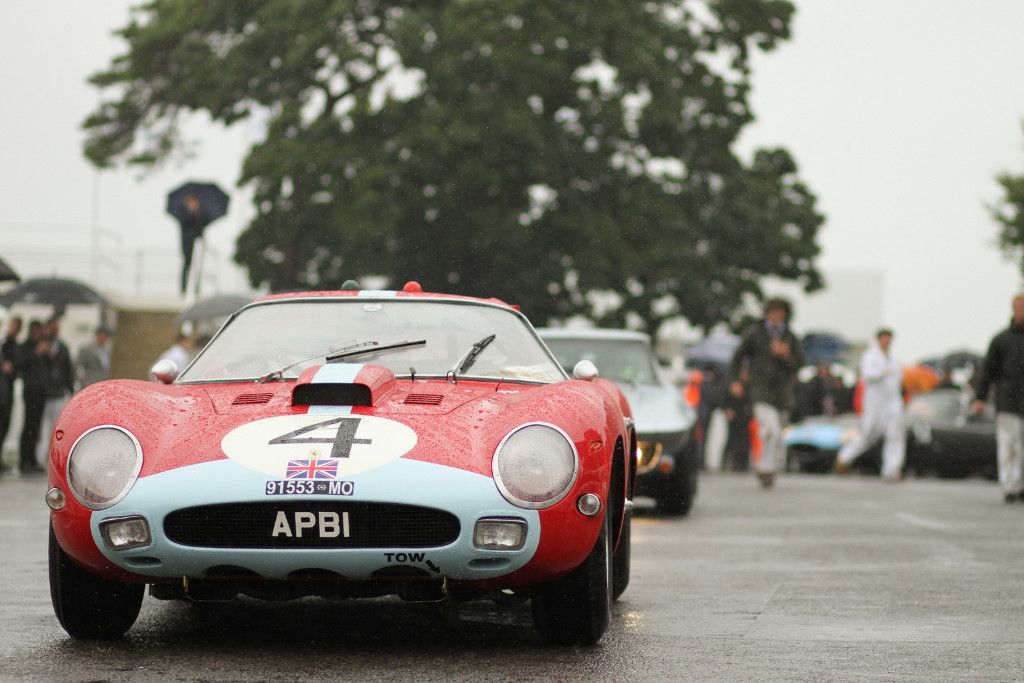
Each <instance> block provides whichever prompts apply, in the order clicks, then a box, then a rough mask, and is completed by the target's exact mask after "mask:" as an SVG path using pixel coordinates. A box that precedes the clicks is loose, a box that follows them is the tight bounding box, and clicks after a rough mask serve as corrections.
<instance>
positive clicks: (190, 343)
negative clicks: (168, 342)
mask: <svg viewBox="0 0 1024 683" xmlns="http://www.w3.org/2000/svg"><path fill="white" fill-rule="evenodd" d="M195 346H196V338H195V337H193V336H192V335H191V334H189V333H188V332H179V333H178V338H177V340H176V341H175V342H174V344H173V345H172V346H171V347H170V348H169V349H167V350H166V351H164V352H163V353H162V354H160V357H159V358H157V362H158V363H159V362H160V361H162V360H169V361H173V362H174V364H175V365H177V366H178V372H181V371H182V370H184V369H185V366H186V365H188V364H189V363H191V362H192V351H193V349H195Z"/></svg>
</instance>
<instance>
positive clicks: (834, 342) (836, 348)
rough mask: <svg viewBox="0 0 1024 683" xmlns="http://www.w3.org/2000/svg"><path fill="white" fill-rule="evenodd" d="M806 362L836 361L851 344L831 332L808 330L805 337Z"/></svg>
mask: <svg viewBox="0 0 1024 683" xmlns="http://www.w3.org/2000/svg"><path fill="white" fill-rule="evenodd" d="M802 346H803V350H804V362H805V363H807V364H808V365H817V364H818V363H835V362H837V361H839V360H840V357H841V355H842V353H843V351H846V350H847V349H848V348H850V344H849V343H848V342H847V341H846V340H845V339H843V338H842V337H840V336H839V335H837V334H833V333H831V332H808V333H807V334H806V335H804V339H803V344H802Z"/></svg>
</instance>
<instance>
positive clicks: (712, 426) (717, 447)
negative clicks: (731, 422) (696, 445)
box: [697, 365, 728, 472]
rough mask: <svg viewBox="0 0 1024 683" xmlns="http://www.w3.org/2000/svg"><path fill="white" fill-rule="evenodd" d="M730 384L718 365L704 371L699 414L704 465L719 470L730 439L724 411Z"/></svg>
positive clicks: (715, 470) (698, 406) (714, 470)
mask: <svg viewBox="0 0 1024 683" xmlns="http://www.w3.org/2000/svg"><path fill="white" fill-rule="evenodd" d="M727 390H728V385H727V383H726V381H725V377H724V376H723V374H722V372H721V371H720V370H719V369H718V367H717V366H715V365H711V366H710V367H708V369H707V370H705V371H704V380H703V382H702V383H701V392H700V401H699V402H698V403H697V416H698V419H699V420H700V427H701V434H703V435H704V467H705V468H707V469H708V470H709V471H712V472H717V471H718V470H720V469H722V458H723V455H724V452H725V444H726V440H727V439H728V424H727V422H726V419H725V413H724V412H723V411H722V407H723V404H724V403H725V396H726V393H727Z"/></svg>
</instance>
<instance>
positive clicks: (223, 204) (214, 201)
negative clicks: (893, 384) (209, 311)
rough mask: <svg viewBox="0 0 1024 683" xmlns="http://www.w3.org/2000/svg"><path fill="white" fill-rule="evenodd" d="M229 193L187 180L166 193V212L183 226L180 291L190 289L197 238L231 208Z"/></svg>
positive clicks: (211, 184) (211, 185) (208, 184)
mask: <svg viewBox="0 0 1024 683" xmlns="http://www.w3.org/2000/svg"><path fill="white" fill-rule="evenodd" d="M228 200H229V198H228V195H227V194H226V193H225V192H224V191H223V190H222V189H220V188H219V187H217V186H216V185H215V184H213V183H197V182H188V183H185V184H184V185H182V186H181V187H179V188H177V189H175V190H174V191H172V192H171V193H170V194H169V195H167V213H169V214H171V215H172V216H174V217H175V218H176V219H177V220H178V225H179V226H180V227H181V254H182V257H183V259H184V260H183V263H182V267H181V293H182V294H185V292H186V290H187V289H188V279H189V272H190V271H191V269H192V254H193V251H194V250H195V244H196V240H198V239H200V238H202V236H203V232H204V231H205V230H206V226H208V225H209V224H210V223H212V222H213V221H215V220H217V219H218V218H220V217H221V216H223V215H224V214H225V213H227V210H228Z"/></svg>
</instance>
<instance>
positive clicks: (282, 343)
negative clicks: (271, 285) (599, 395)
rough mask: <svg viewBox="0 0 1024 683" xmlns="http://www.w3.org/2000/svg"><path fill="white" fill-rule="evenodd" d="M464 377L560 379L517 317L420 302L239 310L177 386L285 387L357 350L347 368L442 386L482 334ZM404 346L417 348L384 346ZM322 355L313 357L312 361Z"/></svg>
mask: <svg viewBox="0 0 1024 683" xmlns="http://www.w3.org/2000/svg"><path fill="white" fill-rule="evenodd" d="M491 334H493V335H494V340H493V341H492V342H491V343H489V344H487V345H486V348H483V349H482V350H481V351H480V353H479V355H478V356H477V357H476V359H475V361H474V362H473V364H472V367H471V368H470V369H469V370H468V372H467V376H468V377H479V378H488V379H489V378H494V379H506V380H515V381H526V382H539V383H546V382H557V381H559V380H561V379H564V378H565V376H564V375H563V374H562V372H561V370H560V369H559V367H558V365H557V364H556V363H555V362H554V361H553V360H552V359H551V357H550V356H549V355H548V353H547V351H546V350H545V349H544V346H543V345H542V344H541V343H540V341H539V340H538V339H537V337H536V335H535V334H534V332H533V330H532V329H531V328H530V326H529V324H528V323H526V322H525V321H524V320H523V319H522V318H521V317H520V316H519V315H518V314H516V313H514V312H512V311H510V310H507V309H505V308H501V307H499V306H491V305H487V304H477V303H473V302H461V301H458V302H454V301H438V300H424V299H414V298H410V299H368V298H362V297H358V298H357V297H347V298H345V299H327V298H324V299H320V300H309V299H305V300H297V299H284V300H280V301H274V302H269V303H265V304H257V305H255V306H251V307H249V308H246V309H243V310H242V311H241V312H240V313H239V314H238V315H237V316H235V317H234V318H233V319H232V320H231V321H230V322H229V323H228V324H227V325H226V326H225V327H224V329H222V330H221V331H220V332H219V333H218V334H217V336H216V337H215V338H214V339H213V341H212V342H210V344H209V345H207V347H206V348H205V349H203V351H202V353H200V354H199V356H198V357H197V358H196V360H195V362H193V363H192V364H191V365H190V366H189V367H188V369H187V370H186V371H185V372H183V373H182V374H181V376H180V377H179V378H178V381H179V382H182V383H185V382H211V381H231V380H237V381H244V380H254V379H257V378H259V377H261V376H265V375H267V374H268V373H274V372H275V371H277V370H280V369H281V368H285V367H286V366H289V364H294V365H292V366H291V367H287V369H286V370H284V371H283V373H282V378H283V379H294V378H296V377H298V376H299V375H300V374H301V373H302V371H303V370H305V369H306V368H309V367H312V366H314V365H320V364H323V363H324V357H325V356H326V355H328V354H331V353H335V352H338V351H339V350H341V349H345V348H350V347H353V345H359V344H365V345H366V346H367V348H366V349H365V352H362V351H363V349H360V353H359V354H358V355H355V356H352V357H351V358H350V359H344V360H339V361H338V362H347V363H373V364H376V365H382V366H384V367H386V368H389V369H390V370H391V371H392V372H394V373H395V374H396V375H409V374H411V370H410V369H411V368H413V369H415V373H416V375H417V376H423V377H428V376H437V377H444V376H446V375H447V373H448V371H449V370H451V369H452V367H453V366H455V364H456V363H458V362H459V361H460V359H463V358H464V357H465V355H466V353H467V352H468V351H469V350H470V349H472V348H473V345H474V344H476V343H478V342H479V341H480V339H481V337H484V336H485V335H491ZM405 340H417V341H418V340H423V341H425V343H423V344H414V345H407V346H403V347H399V348H381V349H380V350H376V349H373V348H371V345H370V344H369V342H377V345H379V346H381V347H384V346H387V345H391V344H394V343H395V342H402V341H405ZM317 354H319V355H317Z"/></svg>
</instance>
